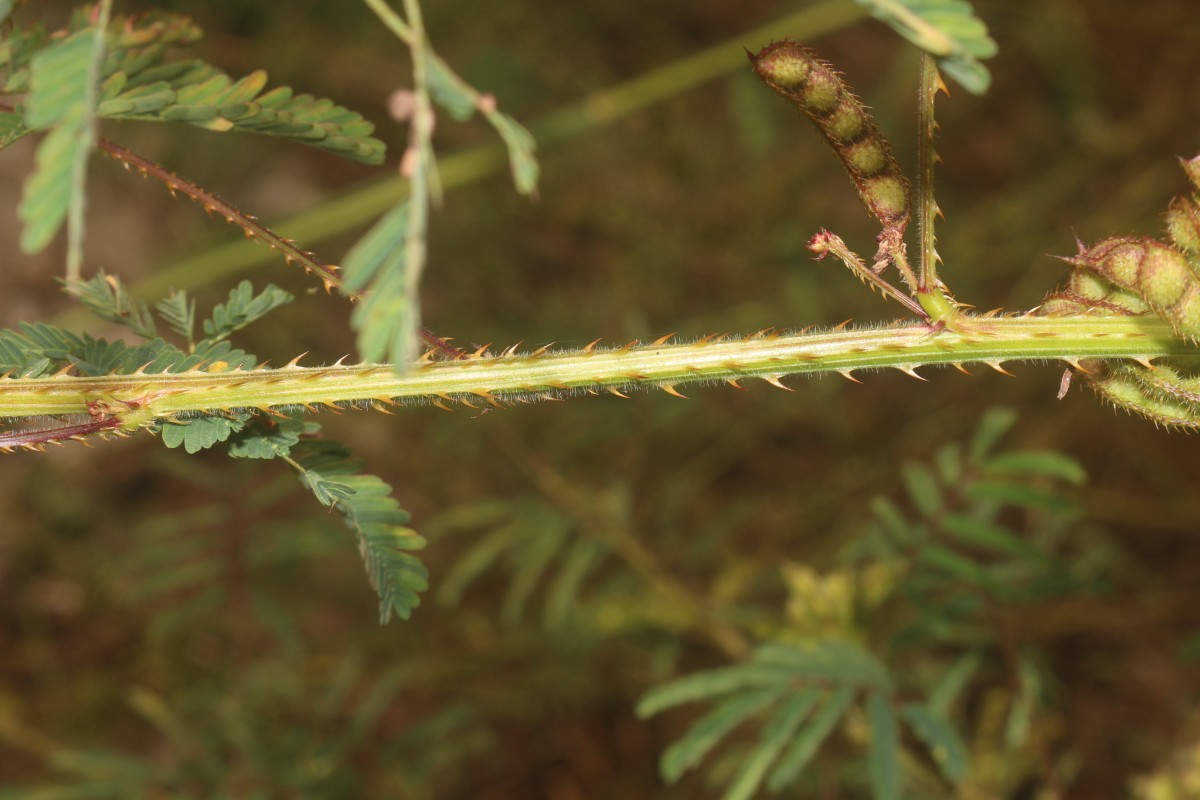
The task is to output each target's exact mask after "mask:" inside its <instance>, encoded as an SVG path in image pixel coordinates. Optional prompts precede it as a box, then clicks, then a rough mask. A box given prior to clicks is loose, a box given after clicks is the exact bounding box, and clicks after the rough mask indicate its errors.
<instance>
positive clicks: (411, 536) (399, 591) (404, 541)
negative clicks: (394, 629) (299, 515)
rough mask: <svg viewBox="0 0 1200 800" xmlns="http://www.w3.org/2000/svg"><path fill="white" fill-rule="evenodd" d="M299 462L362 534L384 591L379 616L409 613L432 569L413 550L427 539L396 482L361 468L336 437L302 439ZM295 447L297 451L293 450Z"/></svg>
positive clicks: (372, 574) (304, 475)
mask: <svg viewBox="0 0 1200 800" xmlns="http://www.w3.org/2000/svg"><path fill="white" fill-rule="evenodd" d="M296 450H303V451H304V452H303V454H302V455H300V457H299V458H297V459H296V461H295V464H296V465H297V466H298V468H299V469H300V473H301V480H302V481H303V482H304V484H305V485H306V486H308V487H309V489H311V490H312V492H313V494H314V495H315V496H316V498H317V500H319V501H320V502H321V503H322V504H324V505H327V506H331V507H333V508H335V509H337V510H338V512H339V513H341V515H342V517H343V518H344V519H345V521H346V524H347V525H348V526H349V527H350V528H351V529H352V530H353V531H354V532H355V535H356V536H357V537H358V549H359V553H360V554H361V556H362V559H363V564H364V566H365V567H366V570H367V578H368V579H369V580H370V582H371V587H372V588H373V589H375V591H376V593H377V594H378V595H379V621H380V623H386V622H387V621H388V620H390V619H391V617H392V615H393V614H395V615H396V616H398V617H400V618H401V619H408V617H409V616H411V614H412V610H413V609H414V608H416V607H417V606H418V605H420V602H421V600H420V597H419V595H418V593H419V592H423V591H425V590H426V589H427V588H429V582H428V576H429V573H428V571H427V570H426V569H425V565H424V564H422V563H421V561H420V559H418V558H417V557H416V556H414V555H412V554H411V552H410V551H412V550H419V549H421V548H423V547H424V546H425V540H424V539H423V538H421V537H420V536H419V535H417V533H416V532H415V531H413V530H412V529H411V528H408V527H406V526H405V523H407V522H408V513H407V512H405V511H404V510H402V509H401V508H400V505H399V504H398V503H397V502H396V501H395V499H394V498H392V497H391V491H392V488H391V487H390V486H388V485H387V484H386V483H384V482H383V481H382V480H380V479H379V478H377V477H375V476H374V475H364V474H359V469H360V468H361V467H362V462H361V461H359V460H357V459H352V458H350V456H349V454H348V453H347V452H346V451H345V449H343V448H342V447H341V446H340V445H338V444H337V443H334V442H307V441H306V442H302V443H301V444H300V445H299V446H298V447H297V448H296ZM293 452H295V451H293Z"/></svg>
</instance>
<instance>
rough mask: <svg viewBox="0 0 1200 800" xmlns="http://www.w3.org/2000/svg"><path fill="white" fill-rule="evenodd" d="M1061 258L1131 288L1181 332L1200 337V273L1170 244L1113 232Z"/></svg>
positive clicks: (1196, 337) (1191, 336) (1183, 334)
mask: <svg viewBox="0 0 1200 800" xmlns="http://www.w3.org/2000/svg"><path fill="white" fill-rule="evenodd" d="M1065 260H1066V261H1067V262H1068V263H1071V264H1074V265H1075V266H1077V267H1081V268H1083V269H1087V270H1091V271H1093V272H1095V273H1096V274H1098V275H1100V276H1101V277H1103V278H1105V279H1107V280H1108V281H1110V282H1111V283H1113V284H1114V285H1115V286H1117V287H1118V288H1120V289H1127V290H1129V291H1132V292H1136V293H1137V294H1138V295H1140V296H1141V297H1142V299H1143V300H1145V301H1146V303H1147V305H1149V306H1150V308H1151V310H1153V311H1154V312H1155V313H1156V314H1158V315H1160V316H1161V317H1162V318H1163V319H1165V320H1167V321H1168V322H1170V323H1171V327H1173V328H1174V329H1175V332H1176V333H1178V334H1179V335H1180V336H1185V337H1187V338H1189V339H1192V340H1193V341H1195V340H1197V339H1200V275H1197V274H1196V272H1195V270H1193V269H1192V266H1191V264H1190V263H1189V262H1188V259H1187V257H1186V256H1185V255H1184V254H1183V253H1181V252H1179V251H1178V250H1176V249H1175V248H1173V247H1169V246H1167V245H1165V244H1163V243H1162V242H1159V241H1156V240H1154V239H1150V238H1144V237H1143V238H1136V237H1129V236H1123V237H1113V238H1110V239H1104V240H1103V241H1101V242H1098V243H1097V244H1095V245H1093V246H1091V247H1089V248H1082V247H1081V249H1080V252H1079V254H1078V255H1076V256H1074V257H1073V258H1068V259H1065Z"/></svg>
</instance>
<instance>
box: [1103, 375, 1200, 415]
mask: <svg viewBox="0 0 1200 800" xmlns="http://www.w3.org/2000/svg"><path fill="white" fill-rule="evenodd" d="M1152 372H1154V370H1152V369H1151V370H1148V369H1147V368H1146V367H1143V366H1140V365H1134V364H1115V365H1112V366H1110V367H1108V368H1106V369H1104V370H1102V371H1100V372H1097V373H1085V377H1086V378H1087V379H1088V383H1090V384H1091V386H1092V388H1093V389H1095V390H1096V393H1097V394H1099V395H1100V396H1101V397H1103V398H1104V399H1105V400H1107V401H1108V402H1110V403H1112V404H1113V405H1114V406H1116V407H1117V408H1122V409H1125V410H1126V411H1129V412H1130V413H1133V414H1138V415H1140V416H1143V417H1145V418H1147V419H1149V420H1151V421H1153V422H1154V423H1155V424H1158V425H1164V426H1166V427H1168V428H1188V429H1191V430H1196V429H1200V408H1198V407H1197V406H1196V405H1195V404H1194V403H1191V402H1189V401H1187V400H1185V399H1181V398H1177V397H1172V396H1164V395H1163V394H1162V393H1161V392H1159V391H1155V390H1154V389H1151V388H1149V387H1148V386H1147V385H1146V383H1145V376H1144V375H1143V373H1152Z"/></svg>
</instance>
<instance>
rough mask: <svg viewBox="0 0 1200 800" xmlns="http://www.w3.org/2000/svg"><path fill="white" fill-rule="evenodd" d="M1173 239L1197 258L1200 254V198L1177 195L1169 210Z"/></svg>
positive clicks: (1176, 244)
mask: <svg viewBox="0 0 1200 800" xmlns="http://www.w3.org/2000/svg"><path fill="white" fill-rule="evenodd" d="M1167 232H1168V233H1169V234H1170V235H1171V241H1172V242H1174V243H1175V246H1176V247H1178V248H1179V249H1180V250H1182V251H1183V252H1185V253H1187V254H1188V255H1190V256H1192V258H1193V259H1195V258H1196V257H1197V256H1200V198H1197V197H1190V198H1188V197H1176V198H1175V199H1174V200H1172V201H1171V207H1170V208H1169V209H1168V210H1167Z"/></svg>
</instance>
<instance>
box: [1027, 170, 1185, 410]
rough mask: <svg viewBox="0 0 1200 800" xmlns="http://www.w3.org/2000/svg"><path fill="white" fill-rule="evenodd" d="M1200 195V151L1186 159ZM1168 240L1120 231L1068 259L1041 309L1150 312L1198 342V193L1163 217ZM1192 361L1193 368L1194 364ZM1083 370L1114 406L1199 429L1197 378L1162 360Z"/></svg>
mask: <svg viewBox="0 0 1200 800" xmlns="http://www.w3.org/2000/svg"><path fill="white" fill-rule="evenodd" d="M1182 164H1183V169H1184V171H1185V172H1186V173H1187V176H1188V179H1189V180H1190V181H1191V183H1192V186H1193V188H1194V189H1195V190H1196V191H1197V192H1200V156H1197V157H1196V158H1193V159H1190V160H1184V161H1183V162H1182ZM1166 222H1167V233H1168V235H1169V237H1170V240H1171V244H1167V243H1164V242H1161V241H1158V240H1157V239H1152V238H1149V237H1135V236H1115V237H1110V238H1108V239H1104V240H1102V241H1100V242H1097V243H1096V244H1094V245H1092V246H1090V247H1086V246H1084V245H1083V244H1080V246H1079V252H1078V253H1077V254H1076V255H1074V256H1072V257H1070V258H1065V259H1063V260H1064V261H1066V262H1067V263H1069V264H1071V265H1072V266H1073V267H1074V269H1073V270H1072V272H1071V276H1070V278H1069V279H1068V281H1067V285H1066V287H1065V288H1063V289H1060V290H1059V291H1057V292H1055V293H1054V294H1052V295H1050V296H1049V297H1047V298H1046V301H1045V302H1044V303H1043V305H1042V306H1041V308H1040V311H1039V313H1041V314H1044V315H1050V316H1054V315H1061V314H1081V313H1092V314H1126V315H1141V314H1153V315H1155V316H1158V317H1160V318H1161V319H1164V320H1166V321H1167V322H1169V323H1170V324H1171V327H1172V328H1173V329H1174V330H1175V332H1176V334H1178V335H1179V336H1180V337H1181V338H1184V339H1187V340H1189V341H1191V342H1193V343H1197V342H1200V194H1193V195H1191V196H1184V197H1177V198H1176V199H1175V200H1173V201H1172V202H1171V206H1170V208H1169V210H1168V211H1167V215H1166ZM1193 366H1194V365H1193ZM1080 373H1081V374H1082V375H1084V377H1086V378H1087V380H1088V381H1089V382H1090V383H1091V384H1092V386H1093V387H1094V388H1095V389H1096V391H1097V392H1099V394H1100V395H1101V396H1102V397H1104V398H1105V399H1107V400H1109V401H1110V402H1112V403H1113V404H1114V405H1116V406H1118V407H1120V408H1124V409H1126V410H1129V411H1132V412H1134V413H1137V414H1141V415H1142V416H1145V417H1148V418H1150V419H1152V420H1154V421H1155V422H1158V423H1160V424H1163V425H1167V426H1171V427H1185V428H1200V378H1197V377H1195V376H1190V375H1185V374H1182V373H1180V372H1179V371H1178V370H1176V369H1175V368H1173V367H1171V366H1167V365H1165V364H1155V365H1148V364H1140V363H1121V364H1115V365H1108V366H1102V365H1097V364H1086V365H1084V366H1083V368H1082V369H1081V370H1080Z"/></svg>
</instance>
